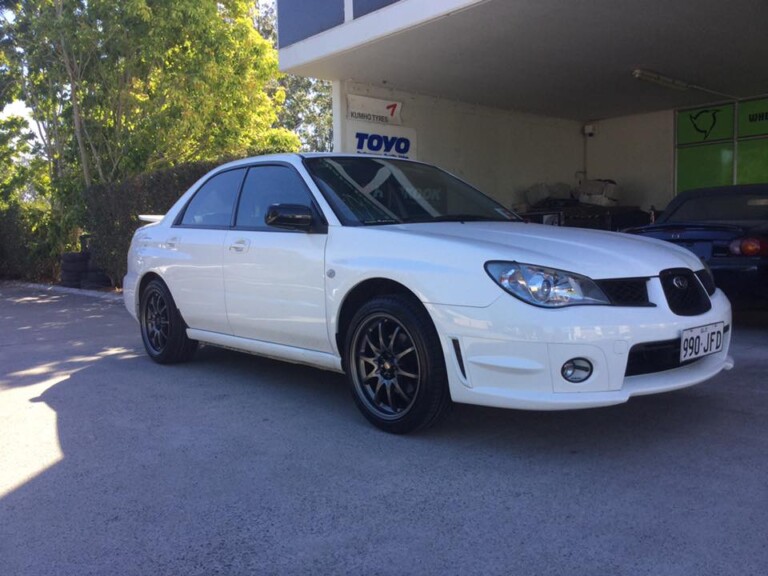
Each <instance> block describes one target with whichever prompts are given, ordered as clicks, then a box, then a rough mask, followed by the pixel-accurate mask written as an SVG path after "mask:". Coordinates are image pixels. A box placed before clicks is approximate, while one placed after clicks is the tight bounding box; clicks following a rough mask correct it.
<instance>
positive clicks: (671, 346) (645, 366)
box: [624, 326, 731, 376]
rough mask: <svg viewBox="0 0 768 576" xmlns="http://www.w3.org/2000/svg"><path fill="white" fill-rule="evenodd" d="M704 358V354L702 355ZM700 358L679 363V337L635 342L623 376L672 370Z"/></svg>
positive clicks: (726, 329) (726, 330) (728, 327)
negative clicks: (658, 340) (641, 342)
mask: <svg viewBox="0 0 768 576" xmlns="http://www.w3.org/2000/svg"><path fill="white" fill-rule="evenodd" d="M730 329H731V327H730V326H726V327H725V328H724V329H723V334H728V332H729V331H730ZM703 358H706V356H703ZM701 359H702V358H694V359H693V360H689V361H688V362H684V363H683V364H681V363H680V338H676V339H674V340H662V341H660V342H645V343H644V344H635V345H634V346H632V348H631V349H630V350H629V358H628V360H627V369H626V371H625V372H624V376H640V375H642V374H653V373H655V372H664V371H665V370H673V369H675V368H679V367H680V366H687V365H688V364H693V363H694V362H698V361H699V360H701Z"/></svg>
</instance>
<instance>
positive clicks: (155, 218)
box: [139, 214, 165, 222]
mask: <svg viewBox="0 0 768 576" xmlns="http://www.w3.org/2000/svg"><path fill="white" fill-rule="evenodd" d="M163 218H165V216H164V215H162V214H139V220H141V221H142V222H160V220H162V219H163Z"/></svg>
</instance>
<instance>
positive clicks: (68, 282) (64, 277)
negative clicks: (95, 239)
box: [60, 252, 91, 288]
mask: <svg viewBox="0 0 768 576" xmlns="http://www.w3.org/2000/svg"><path fill="white" fill-rule="evenodd" d="M90 260H91V253H90V252H64V254H62V255H61V282H60V284H61V285H62V286H66V287H67V288H80V283H81V281H82V278H83V275H84V274H86V272H87V271H88V263H89V262H90Z"/></svg>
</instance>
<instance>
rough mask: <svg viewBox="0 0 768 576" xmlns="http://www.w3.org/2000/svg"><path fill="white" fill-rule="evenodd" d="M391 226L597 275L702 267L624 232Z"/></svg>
mask: <svg viewBox="0 0 768 576" xmlns="http://www.w3.org/2000/svg"><path fill="white" fill-rule="evenodd" d="M386 228H387V229H389V230H390V231H392V232H396V233H400V234H405V235H413V236H419V237H429V238H432V239H435V240H437V239H441V240H443V241H447V242H449V243H452V244H455V245H456V250H455V254H456V257H460V255H461V254H462V253H463V251H465V250H466V249H471V248H474V249H475V250H476V251H478V252H479V253H480V254H481V255H482V257H483V258H485V259H486V260H510V261H512V260H514V261H517V262H521V263H525V264H537V265H541V266H549V267H552V268H558V269H561V270H566V271H569V272H575V273H577V274H583V275H586V276H589V277H590V278H594V279H603V278H632V277H644V276H648V277H650V276H657V275H658V273H659V271H661V270H664V269H666V268H679V267H685V268H690V269H692V270H699V269H701V268H702V264H701V261H700V260H699V258H698V257H696V256H695V255H694V254H692V253H691V252H689V251H688V250H686V249H684V248H680V247H677V246H675V245H673V244H670V243H668V242H663V241H661V240H655V239H652V238H644V237H642V236H633V235H630V234H624V233H621V232H606V231H602V230H588V229H583V228H563V227H559V226H545V225H542V224H527V223H522V222H467V223H461V222H437V223H424V224H402V225H396V226H391V227H390V226H387V227H386Z"/></svg>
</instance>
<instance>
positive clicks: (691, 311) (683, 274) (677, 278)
mask: <svg viewBox="0 0 768 576" xmlns="http://www.w3.org/2000/svg"><path fill="white" fill-rule="evenodd" d="M659 279H660V280H661V286H662V288H664V295H665V296H666V297H667V303H668V304H669V309H670V310H672V312H674V313H675V314H677V315H678V316H698V315H699V314H704V313H705V312H708V311H709V310H710V308H712V304H711V303H710V301H709V296H707V293H706V291H705V290H704V287H703V286H702V285H701V283H700V282H699V280H698V279H697V277H696V275H695V274H694V273H693V272H692V271H691V270H688V269H687V268H670V269H669V270H664V271H662V272H661V274H659Z"/></svg>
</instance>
